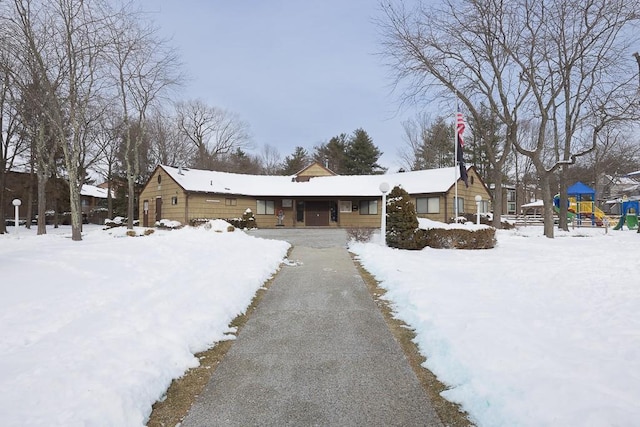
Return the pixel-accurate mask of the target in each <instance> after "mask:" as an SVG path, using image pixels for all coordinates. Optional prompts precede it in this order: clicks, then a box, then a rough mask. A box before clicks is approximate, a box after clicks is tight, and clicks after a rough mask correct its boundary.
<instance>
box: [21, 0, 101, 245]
mask: <svg viewBox="0 0 640 427" xmlns="http://www.w3.org/2000/svg"><path fill="white" fill-rule="evenodd" d="M13 5H14V6H15V19H14V20H12V21H11V22H12V24H13V28H14V30H15V32H16V33H17V34H19V37H21V38H22V40H23V46H24V49H22V50H21V52H22V53H24V62H23V63H24V64H25V67H24V68H26V69H30V70H32V73H31V75H32V76H37V77H36V80H37V82H38V84H39V85H40V88H39V89H40V93H39V96H40V97H41V99H42V100H43V105H44V107H45V108H44V109H43V112H44V114H45V116H46V118H47V122H48V123H49V124H50V125H51V128H52V129H51V132H52V134H53V135H55V138H56V140H57V142H58V144H59V145H58V146H59V147H61V148H62V152H63V155H64V162H65V171H66V174H67V176H66V178H67V180H68V183H69V194H70V205H71V229H72V239H73V240H81V239H82V234H81V231H82V215H81V206H80V188H81V187H82V184H83V182H84V179H85V174H86V166H87V165H86V164H85V163H84V162H85V160H86V154H87V153H86V151H85V150H86V149H87V147H88V145H89V143H90V138H89V137H88V130H89V129H90V127H91V123H92V122H93V121H94V120H95V114H96V112H97V111H98V110H99V109H98V108H96V105H95V104H94V102H95V93H96V90H97V87H98V82H99V74H98V71H99V61H98V57H99V52H100V50H101V49H102V47H103V45H104V39H103V38H102V36H103V35H104V33H103V31H102V29H103V24H104V13H105V10H106V9H105V7H104V4H102V3H100V2H98V0H95V1H89V0H87V1H81V0H50V1H42V2H36V1H35V0H14V3H13ZM16 45H18V44H16Z"/></svg>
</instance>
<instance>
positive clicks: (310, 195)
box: [139, 163, 490, 228]
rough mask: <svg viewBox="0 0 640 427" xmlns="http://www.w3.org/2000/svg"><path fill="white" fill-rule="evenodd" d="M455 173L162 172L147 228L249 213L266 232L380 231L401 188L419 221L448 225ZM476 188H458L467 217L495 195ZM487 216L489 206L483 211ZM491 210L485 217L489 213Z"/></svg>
mask: <svg viewBox="0 0 640 427" xmlns="http://www.w3.org/2000/svg"><path fill="white" fill-rule="evenodd" d="M454 170H455V169H454V168H453V167H451V168H444V169H432V170H424V171H412V172H403V173H395V174H387V175H336V174H334V173H333V172H331V171H330V170H329V169H327V168H325V167H323V166H322V165H320V164H318V163H313V164H312V165H310V166H308V167H306V168H305V169H303V170H302V171H300V172H298V173H297V174H295V175H290V176H267V175H243V174H232V173H226V172H215V171H205V170H196V169H186V168H175V167H170V166H165V165H159V166H157V167H156V169H155V171H154V172H153V174H152V175H151V177H150V178H149V180H148V181H147V183H146V184H145V186H144V188H143V190H142V193H141V194H140V199H139V200H140V212H141V218H139V220H140V223H141V224H142V225H144V226H149V225H153V224H154V223H155V221H159V220H161V219H169V220H174V221H179V222H181V223H183V224H189V223H190V221H192V220H197V219H216V218H222V219H231V218H239V217H241V216H242V214H243V213H244V212H245V211H246V210H247V209H250V210H251V211H252V212H253V213H254V215H255V218H256V225H257V226H258V227H260V228H272V227H276V225H277V224H278V215H279V214H280V213H281V214H283V215H284V218H283V221H282V225H283V226H285V227H379V225H380V222H381V209H380V203H381V200H382V193H381V192H380V189H379V186H380V184H381V183H383V182H386V183H388V184H389V185H390V187H391V188H393V187H394V186H395V185H401V186H402V188H404V189H405V190H406V191H407V192H408V193H409V194H410V195H411V197H412V199H413V202H414V204H415V205H416V210H417V212H418V215H419V216H420V217H424V218H429V219H433V220H437V221H443V222H449V221H451V220H452V219H453V215H454V213H453V212H454V209H453V207H454V194H455V186H454V176H455V175H454V173H455V172H454ZM468 175H469V187H468V188H466V187H465V185H464V183H463V182H462V181H461V180H459V182H458V205H459V212H460V214H463V213H475V212H476V203H475V196H476V195H480V196H482V198H483V200H484V201H488V200H489V197H490V194H489V191H488V189H487V187H486V186H485V185H484V183H483V182H482V179H481V178H480V177H479V176H478V174H477V172H476V170H475V168H473V167H471V168H469V169H468ZM483 207H484V208H485V209H486V204H484V203H483ZM483 210H484V209H483Z"/></svg>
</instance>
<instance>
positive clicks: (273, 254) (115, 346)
mask: <svg viewBox="0 0 640 427" xmlns="http://www.w3.org/2000/svg"><path fill="white" fill-rule="evenodd" d="M225 224H226V223H225ZM219 225H220V224H213V228H211V229H209V230H206V229H205V228H204V227H202V228H199V229H192V228H185V229H182V230H174V231H166V230H165V231H162V230H156V231H155V233H153V234H152V235H150V236H144V237H125V236H124V232H125V231H126V230H124V229H123V228H116V229H112V230H110V231H103V230H101V229H100V228H99V227H96V226H85V230H86V231H85V233H83V241H81V242H73V241H71V238H70V235H71V231H70V228H69V227H61V228H60V229H57V230H56V229H53V228H49V229H48V233H49V234H47V235H45V236H35V229H33V230H30V231H29V230H25V229H24V228H21V229H20V230H19V233H18V234H17V235H16V234H15V233H12V234H6V235H0V259H1V260H2V261H1V262H2V264H1V267H0V295H1V297H0V414H1V415H0V418H1V419H2V421H1V422H0V424H2V425H3V426H65V427H67V426H69V427H73V426H136V427H138V426H142V425H144V423H145V421H146V418H147V417H148V415H149V413H150V411H151V405H152V404H153V403H154V402H155V401H156V400H157V399H159V398H161V397H162V395H163V393H164V391H165V390H166V389H167V387H168V386H169V384H170V382H171V380H172V379H173V378H176V377H179V376H181V374H182V373H183V372H184V371H185V370H186V369H188V368H190V367H194V366H197V364H198V360H197V359H196V358H195V357H194V356H193V353H195V352H198V351H202V350H205V349H206V348H208V347H209V346H210V345H211V344H212V343H214V342H216V341H219V340H223V339H232V338H233V335H229V333H230V332H233V331H229V330H228V325H229V322H230V321H231V320H232V319H233V318H234V317H235V316H236V315H238V314H240V313H242V312H243V311H244V310H245V309H246V307H247V306H248V304H249V303H250V302H251V299H252V297H253V295H254V294H255V292H256V290H257V289H258V288H259V287H260V286H262V284H263V283H264V282H265V281H266V280H267V279H268V278H269V277H271V276H272V275H273V274H274V273H275V272H276V271H277V269H278V267H279V265H280V262H281V261H282V259H283V258H284V257H285V256H286V251H287V249H288V247H289V244H288V243H285V242H279V241H274V240H264V239H257V238H254V237H250V236H248V235H246V234H245V233H243V232H241V231H236V232H233V233H221V232H215V230H216V229H226V227H225V226H224V225H223V226H222V227H218V226H219ZM138 230H139V231H143V230H142V229H138ZM9 231H14V230H13V227H9Z"/></svg>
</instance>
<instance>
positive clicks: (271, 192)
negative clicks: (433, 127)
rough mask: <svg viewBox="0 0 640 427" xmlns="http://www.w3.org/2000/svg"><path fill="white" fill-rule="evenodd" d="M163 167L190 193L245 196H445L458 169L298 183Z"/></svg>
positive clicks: (286, 178)
mask: <svg viewBox="0 0 640 427" xmlns="http://www.w3.org/2000/svg"><path fill="white" fill-rule="evenodd" d="M160 167H161V168H162V169H163V170H164V171H165V172H166V173H167V174H168V175H169V176H171V178H172V179H173V180H175V181H176V182H177V183H178V184H179V185H180V186H181V187H182V188H184V189H185V190H186V191H190V192H205V193H223V194H224V193H226V194H237V195H244V196H282V197H287V196H289V197H293V196H298V197H299V196H306V197H311V196H333V197H335V196H380V195H381V192H380V189H379V187H380V184H381V183H383V182H386V183H388V184H389V185H390V187H391V188H393V187H394V186H396V185H400V186H402V188H404V189H405V190H406V191H407V192H409V193H410V194H421V193H444V192H446V191H447V190H448V189H449V188H451V186H452V185H453V184H454V176H455V175H454V174H455V168H453V167H450V168H442V169H430V170H422V171H411V172H399V173H393V174H386V175H337V176H321V177H315V178H311V179H310V180H309V181H307V182H296V180H295V175H289V176H270V175H244V174H235V173H227V172H216V171H205V170H198V169H186V168H180V169H179V168H174V167H170V166H165V165H160Z"/></svg>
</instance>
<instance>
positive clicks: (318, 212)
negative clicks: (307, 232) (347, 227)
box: [304, 202, 330, 227]
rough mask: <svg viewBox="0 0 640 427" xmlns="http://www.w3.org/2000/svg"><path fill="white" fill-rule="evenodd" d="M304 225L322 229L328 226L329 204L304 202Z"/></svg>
mask: <svg viewBox="0 0 640 427" xmlns="http://www.w3.org/2000/svg"><path fill="white" fill-rule="evenodd" d="M305 211H306V214H305V223H304V224H305V225H307V226H310V227H322V226H327V225H329V212H330V210H329V202H306V203H305Z"/></svg>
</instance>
